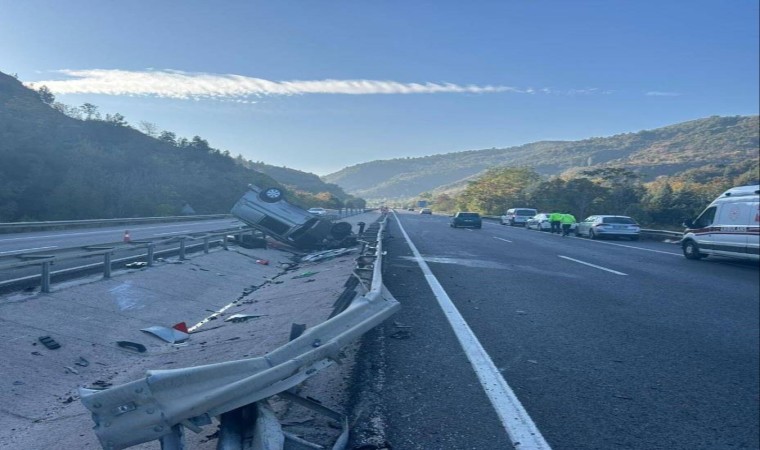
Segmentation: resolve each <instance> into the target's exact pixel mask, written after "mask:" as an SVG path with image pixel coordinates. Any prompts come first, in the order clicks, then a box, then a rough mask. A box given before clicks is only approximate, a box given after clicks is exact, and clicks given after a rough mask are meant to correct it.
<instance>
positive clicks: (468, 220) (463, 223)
mask: <svg viewBox="0 0 760 450" xmlns="http://www.w3.org/2000/svg"><path fill="white" fill-rule="evenodd" d="M449 226H450V227H452V228H460V227H464V228H482V227H483V220H482V219H481V218H480V214H479V213H476V212H468V211H459V212H457V213H456V214H454V216H452V217H451V221H450V222H449Z"/></svg>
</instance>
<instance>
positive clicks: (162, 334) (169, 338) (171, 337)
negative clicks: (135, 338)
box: [140, 326, 190, 344]
mask: <svg viewBox="0 0 760 450" xmlns="http://www.w3.org/2000/svg"><path fill="white" fill-rule="evenodd" d="M140 331H143V332H145V333H149V334H152V335H154V336H156V337H157V338H159V339H163V340H164V341H166V342H168V343H170V344H175V343H177V342H184V341H186V340H187V339H188V338H189V337H190V335H189V334H187V333H184V332H182V331H180V330H178V329H176V328H167V327H162V326H153V327H148V328H143V329H141V330H140Z"/></svg>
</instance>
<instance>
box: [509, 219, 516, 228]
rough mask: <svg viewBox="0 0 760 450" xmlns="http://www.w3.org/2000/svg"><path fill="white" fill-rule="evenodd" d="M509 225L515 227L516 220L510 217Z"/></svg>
mask: <svg viewBox="0 0 760 450" xmlns="http://www.w3.org/2000/svg"><path fill="white" fill-rule="evenodd" d="M509 226H510V227H513V226H515V221H514V220H511V219H510V221H509Z"/></svg>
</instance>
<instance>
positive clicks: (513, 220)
mask: <svg viewBox="0 0 760 450" xmlns="http://www.w3.org/2000/svg"><path fill="white" fill-rule="evenodd" d="M536 214H538V211H537V210H535V209H533V208H509V209H508V210H507V212H506V213H505V214H504V215H503V216H501V219H500V222H501V224H502V225H511V226H513V227H514V226H524V225H525V222H526V221H527V220H528V219H529V218H531V217H533V216H535V215H536Z"/></svg>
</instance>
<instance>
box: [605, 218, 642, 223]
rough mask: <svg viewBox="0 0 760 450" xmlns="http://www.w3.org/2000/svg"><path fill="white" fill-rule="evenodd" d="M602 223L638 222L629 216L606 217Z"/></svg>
mask: <svg viewBox="0 0 760 450" xmlns="http://www.w3.org/2000/svg"><path fill="white" fill-rule="evenodd" d="M602 223H618V224H635V223H636V222H635V221H633V219H630V218H628V217H604V218H603V219H602Z"/></svg>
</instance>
